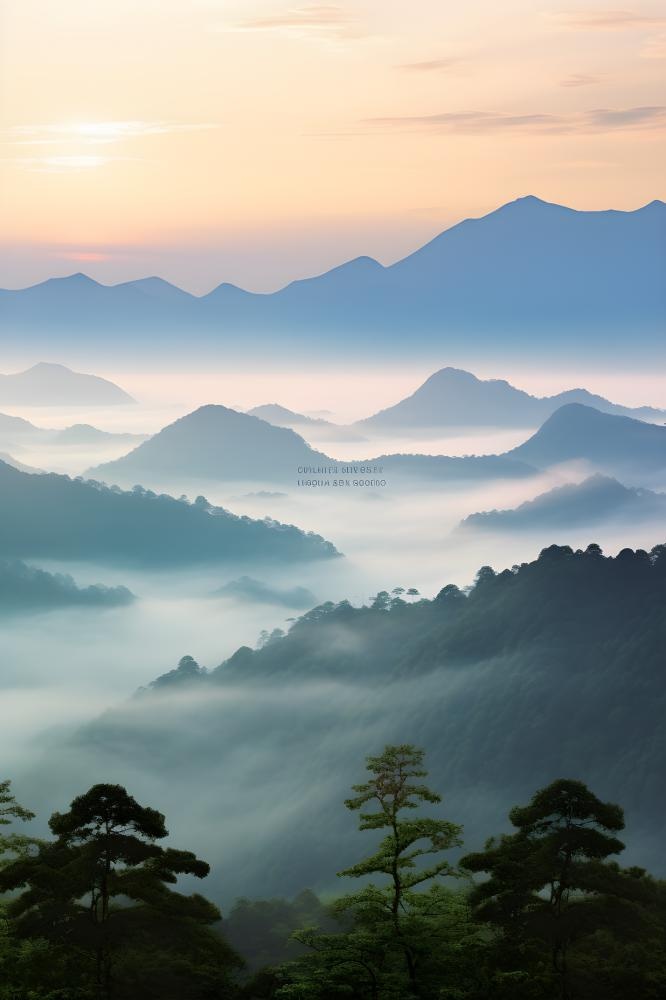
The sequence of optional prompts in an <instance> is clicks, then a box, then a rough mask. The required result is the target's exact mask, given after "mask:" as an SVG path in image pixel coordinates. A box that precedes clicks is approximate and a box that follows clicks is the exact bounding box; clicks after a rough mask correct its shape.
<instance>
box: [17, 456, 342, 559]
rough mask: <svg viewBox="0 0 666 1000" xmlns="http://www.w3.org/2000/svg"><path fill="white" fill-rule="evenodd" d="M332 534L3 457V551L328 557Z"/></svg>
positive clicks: (68, 555) (72, 555) (64, 555)
mask: <svg viewBox="0 0 666 1000" xmlns="http://www.w3.org/2000/svg"><path fill="white" fill-rule="evenodd" d="M337 554H338V553H337V552H336V550H335V548H334V546H333V545H331V543H330V542H326V541H324V539H323V538H321V537H320V536H319V535H314V534H306V533H305V532H303V531H300V530H299V529H298V528H295V527H293V526H292V525H283V524H279V523H278V522H276V521H270V520H264V521H253V520H251V519H250V518H248V517H238V516H236V515H235V514H231V513H229V512H228V511H225V510H223V509H222V508H219V507H213V506H212V505H210V504H209V503H208V502H207V501H206V499H205V498H204V497H199V498H198V499H197V500H196V502H195V503H193V504H191V503H188V502H187V501H185V500H175V499H174V498H173V497H170V496H165V495H161V496H157V495H156V494H155V493H151V492H150V491H148V490H143V489H142V488H141V487H136V488H135V489H134V490H132V491H131V492H123V491H122V490H119V489H117V488H116V489H109V488H108V487H106V486H103V485H101V484H100V483H94V482H90V481H87V482H86V481H85V480H81V479H70V478H69V477H68V476H60V475H54V474H52V473H50V474H44V475H41V476H34V475H28V474H27V473H24V472H20V471H18V470H17V469H14V468H12V467H11V466H9V465H7V464H6V463H4V462H0V555H2V556H16V557H20V558H25V557H43V558H50V559H64V560H87V561H89V560H98V561H101V562H116V563H125V564H134V565H137V566H159V565H165V566H168V565H189V564H194V563H203V562H208V563H215V562H224V561H226V562H231V561H234V560H239V559H243V560H247V561H253V560H255V561H258V562H261V561H270V560H275V559H277V560H280V561H285V562H289V561H296V560H301V559H302V560H310V559H326V558H331V557H332V556H335V555H337Z"/></svg>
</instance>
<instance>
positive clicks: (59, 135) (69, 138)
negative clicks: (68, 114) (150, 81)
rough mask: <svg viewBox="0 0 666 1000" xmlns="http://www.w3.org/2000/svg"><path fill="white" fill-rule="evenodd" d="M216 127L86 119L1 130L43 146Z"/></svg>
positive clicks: (14, 139) (18, 139) (16, 141)
mask: <svg viewBox="0 0 666 1000" xmlns="http://www.w3.org/2000/svg"><path fill="white" fill-rule="evenodd" d="M214 128H219V125H217V124H213V123H211V122H201V123H192V122H169V121H87V122H54V123H49V124H35V125H16V126H15V127H14V128H11V129H8V130H7V131H6V132H5V136H6V138H8V139H9V141H10V142H12V143H14V144H16V145H22V146H44V145H51V144H57V143H73V142H76V143H79V144H83V145H106V144H110V143H117V142H122V141H124V140H127V139H140V138H143V137H144V136H150V135H168V134H170V133H174V132H198V131H201V130H205V129H214Z"/></svg>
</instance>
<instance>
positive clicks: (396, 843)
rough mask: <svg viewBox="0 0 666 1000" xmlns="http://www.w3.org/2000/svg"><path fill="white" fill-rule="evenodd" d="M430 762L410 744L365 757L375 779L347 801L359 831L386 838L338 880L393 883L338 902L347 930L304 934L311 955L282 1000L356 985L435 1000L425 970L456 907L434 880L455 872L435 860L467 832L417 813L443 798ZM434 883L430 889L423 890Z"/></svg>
mask: <svg viewBox="0 0 666 1000" xmlns="http://www.w3.org/2000/svg"><path fill="white" fill-rule="evenodd" d="M423 758H424V752H423V750H420V749H418V748H416V747H414V746H412V745H410V744H402V745H399V746H387V747H385V749H384V751H383V753H381V754H380V755H379V756H377V757H368V758H367V770H368V771H369V772H370V777H369V779H368V780H367V781H366V782H364V783H362V784H359V785H354V786H353V791H354V792H355V793H356V794H355V795H354V796H353V798H350V799H348V800H347V801H346V802H345V805H346V806H347V808H348V809H350V810H352V811H359V812H360V821H359V828H360V829H361V830H370V831H385V835H384V837H383V838H382V839H381V841H380V842H379V844H378V846H377V849H376V850H375V852H374V853H373V854H371V855H370V856H369V857H367V858H365V859H363V860H362V861H360V862H359V863H358V864H356V865H353V866H352V867H351V868H347V869H345V870H344V871H342V872H339V875H340V876H341V877H351V878H364V879H367V878H369V877H372V876H377V875H380V876H386V877H387V879H388V882H387V883H385V884H382V885H375V884H374V882H371V883H369V884H367V885H365V886H364V887H363V888H362V889H360V890H359V891H358V892H357V893H353V894H351V895H347V896H343V897H342V898H341V899H339V900H337V901H336V903H335V904H334V911H335V912H336V913H337V914H338V916H339V917H340V918H341V919H342V920H343V921H344V920H346V921H347V923H349V922H350V921H351V928H350V929H349V930H348V931H347V932H345V933H341V934H328V935H322V934H320V933H318V932H317V931H316V930H315V929H312V928H306V929H305V930H304V931H302V932H301V933H300V934H299V935H298V940H299V941H301V942H302V943H304V944H307V945H308V946H309V947H310V948H311V949H312V954H311V956H310V957H309V958H306V959H304V960H303V961H302V962H301V963H299V964H298V966H297V968H296V972H295V975H294V977H293V978H292V984H291V985H290V986H288V987H287V988H285V989H284V990H283V991H282V993H280V994H279V995H281V996H299V997H301V996H302V997H307V996H322V997H323V996H328V995H329V993H330V994H331V995H337V992H339V991H340V990H341V989H343V988H345V989H346V990H347V991H349V989H350V984H353V990H354V992H353V994H352V995H353V996H358V997H361V996H367V997H369V998H371V1000H376V998H377V997H379V996H380V995H381V996H382V997H385V996H386V997H388V996H391V997H396V998H397V997H403V996H404V997H408V996H420V995H422V996H426V995H428V994H427V993H425V992H423V990H425V989H426V988H427V987H426V985H425V978H426V977H425V973H424V970H423V967H424V965H425V964H426V963H427V962H428V960H429V957H430V955H431V954H432V952H433V937H437V931H436V928H437V927H440V928H441V919H442V915H443V912H444V910H445V909H446V904H447V902H448V900H447V898H446V895H445V894H442V892H441V891H440V889H441V887H440V886H439V885H438V884H437V882H436V880H437V879H438V878H439V877H440V876H444V875H451V874H454V869H453V868H452V867H451V865H450V864H449V862H448V861H446V860H444V859H442V858H437V860H433V862H432V863H431V864H428V863H427V860H428V859H429V858H430V857H431V856H433V857H436V856H438V855H440V854H441V852H442V851H446V850H449V849H450V848H452V847H454V846H456V845H457V844H459V843H460V832H461V828H460V827H459V826H457V825H456V824H454V823H450V822H449V821H447V820H443V819H434V818H431V817H423V816H414V815H413V812H414V810H416V809H418V808H419V806H421V805H423V803H428V804H432V805H436V804H438V803H439V802H440V801H441V798H440V796H439V795H437V794H436V793H435V792H433V791H431V789H430V788H428V787H427V785H425V784H423V783H422V781H421V779H422V778H424V777H425V776H426V775H427V771H426V770H425V769H424V767H423ZM424 862H425V863H424ZM428 884H430V885H431V886H432V888H431V890H430V891H429V892H424V891H423V890H424V889H425V887H426V886H427V885H428Z"/></svg>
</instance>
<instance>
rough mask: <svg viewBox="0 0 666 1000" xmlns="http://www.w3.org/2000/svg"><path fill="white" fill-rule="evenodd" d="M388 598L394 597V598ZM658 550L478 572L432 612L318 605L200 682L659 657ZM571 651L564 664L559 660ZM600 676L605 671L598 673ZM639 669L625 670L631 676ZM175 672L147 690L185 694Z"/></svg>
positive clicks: (404, 605)
mask: <svg viewBox="0 0 666 1000" xmlns="http://www.w3.org/2000/svg"><path fill="white" fill-rule="evenodd" d="M399 589H400V590H401V589H402V588H399ZM665 602H666V546H657V547H656V548H654V549H653V550H652V552H650V553H647V552H645V551H642V550H637V551H635V552H634V551H633V550H631V549H624V550H622V552H620V553H619V554H618V555H617V556H616V557H615V558H612V557H607V556H604V555H603V554H602V552H601V550H600V548H599V547H598V546H597V545H590V546H588V548H587V549H586V550H585V551H584V552H583V551H581V550H578V551H576V552H574V551H573V550H572V549H570V548H569V547H567V546H556V545H553V546H550V547H549V548H547V549H544V550H543V551H542V553H541V555H540V556H539V558H538V559H537V560H535V561H534V562H531V563H523V564H522V565H520V566H514V567H513V568H512V569H505V570H503V571H502V572H499V573H497V572H495V571H494V570H493V569H492V568H491V567H489V566H484V567H483V568H482V569H481V570H480V571H479V573H478V574H477V577H476V581H475V583H474V585H473V586H472V587H471V588H469V589H468V590H466V591H463V590H460V589H459V588H458V587H456V586H453V585H449V586H445V587H444V588H443V589H442V590H441V591H440V592H439V594H438V595H437V596H436V597H435V598H434V599H433V600H426V599H424V598H417V599H415V598H414V597H409V596H405V594H404V591H403V592H402V593H396V592H393V593H388V592H386V591H383V592H380V593H379V594H378V595H377V597H376V598H375V599H374V601H373V602H372V603H371V604H370V605H369V606H363V607H360V608H357V607H353V606H352V605H351V604H350V603H349V602H347V601H342V602H340V603H338V604H332V603H327V604H322V605H320V606H319V607H316V608H314V609H313V610H312V611H309V612H307V614H305V615H303V616H301V617H300V618H298V619H297V620H296V621H295V622H294V624H293V625H292V626H291V628H290V630H289V633H288V634H287V635H286V636H284V637H282V636H278V635H274V636H273V637H272V638H270V639H269V641H267V642H266V643H265V644H264V645H263V646H262V647H261V648H259V649H256V650H251V649H249V648H248V647H243V648H241V649H239V650H238V651H237V652H236V653H235V654H234V655H233V656H232V657H231V658H230V659H228V660H227V661H225V662H224V663H222V664H221V665H220V666H219V667H217V668H216V669H215V670H213V671H211V672H210V673H206V672H201V673H199V674H196V677H197V679H200V680H205V681H208V682H210V683H217V684H219V683H222V684H224V683H226V682H231V681H234V682H235V681H237V680H239V679H244V680H250V679H255V678H256V679H257V680H259V681H264V680H265V679H266V678H267V677H270V676H273V677H279V676H285V675H286V676H290V677H292V678H294V677H299V678H309V679H313V678H316V677H322V676H324V677H329V678H344V679H345V680H349V679H351V680H356V681H359V682H361V683H364V682H369V681H371V680H372V679H373V678H381V679H383V680H389V679H397V678H401V677H410V676H413V675H415V674H420V673H423V672H430V671H436V670H441V669H452V668H457V667H462V666H464V665H465V664H467V663H472V662H478V661H479V660H485V659H488V658H492V657H498V656H504V655H506V654H508V653H511V652H517V651H521V650H525V649H533V648H534V647H535V646H538V647H540V648H541V649H543V650H544V651H547V655H548V657H549V658H550V659H552V660H553V664H554V666H557V669H558V672H560V673H562V672H566V673H567V674H571V673H574V674H575V673H576V672H581V673H582V672H583V671H585V670H586V669H588V668H595V667H596V666H599V665H600V663H601V661H602V660H603V657H604V654H603V648H604V647H605V648H606V649H608V650H610V649H611V648H612V647H622V645H623V644H624V643H625V642H627V643H630V644H633V643H637V642H639V641H641V640H642V648H643V654H644V656H646V657H647V661H649V660H650V658H651V654H655V655H656V654H660V649H659V646H658V640H660V639H661V641H662V642H663V648H664V649H666V613H665V612H664V606H665ZM574 648H575V649H577V655H576V656H574V657H573V658H569V657H563V656H562V652H563V651H564V650H565V649H566V650H569V651H571V650H572V649H574ZM611 666H612V665H611V664H608V667H609V669H610V668H611ZM643 669H646V665H644V664H636V666H635V670H636V671H641V670H643ZM192 676H193V675H192V673H191V671H188V669H184V670H182V671H179V670H176V671H172V672H170V673H169V674H166V675H164V676H163V677H160V678H159V679H158V680H157V681H155V682H154V683H153V684H152V685H151V687H152V688H153V689H159V688H162V687H164V686H165V685H167V684H174V683H178V682H179V681H186V682H189V681H191V679H192Z"/></svg>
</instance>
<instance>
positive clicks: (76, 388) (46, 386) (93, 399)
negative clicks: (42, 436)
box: [0, 361, 134, 406]
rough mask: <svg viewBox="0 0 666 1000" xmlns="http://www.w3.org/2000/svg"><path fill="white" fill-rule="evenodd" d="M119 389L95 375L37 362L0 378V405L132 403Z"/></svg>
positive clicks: (102, 404)
mask: <svg viewBox="0 0 666 1000" xmlns="http://www.w3.org/2000/svg"><path fill="white" fill-rule="evenodd" d="M133 402H134V400H133V399H132V397H131V396H129V395H128V394H127V393H126V392H125V391H124V390H123V389H121V388H119V386H117V385H115V384H114V383H113V382H109V381H108V379H105V378H100V377H99V376H98V375H84V374H81V373H80V372H73V371H72V370H71V369H70V368H66V367H65V366H64V365H56V364H50V363H47V362H45V361H40V362H39V363H38V364H36V365H33V366H32V368H28V369H27V370H26V371H24V372H18V373H17V374H15V375H0V405H3V406H4V405H7V404H10V403H11V404H12V405H16V406H109V405H111V404H118V403H133Z"/></svg>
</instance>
